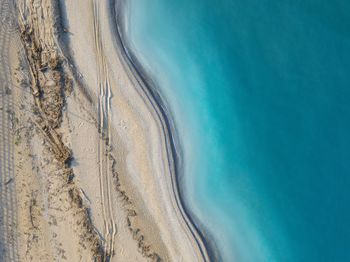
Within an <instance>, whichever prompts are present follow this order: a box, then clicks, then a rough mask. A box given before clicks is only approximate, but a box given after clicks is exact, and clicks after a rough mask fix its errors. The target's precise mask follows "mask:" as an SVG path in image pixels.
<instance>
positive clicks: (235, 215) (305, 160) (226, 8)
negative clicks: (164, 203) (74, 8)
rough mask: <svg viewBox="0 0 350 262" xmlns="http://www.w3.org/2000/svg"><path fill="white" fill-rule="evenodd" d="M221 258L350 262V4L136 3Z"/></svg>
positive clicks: (143, 49)
mask: <svg viewBox="0 0 350 262" xmlns="http://www.w3.org/2000/svg"><path fill="white" fill-rule="evenodd" d="M128 32H129V37H130V40H131V41H132V43H133V48H134V50H135V52H136V55H138V56H139V58H140V60H141V62H142V63H143V65H144V66H145V68H146V69H148V70H149V73H150V74H151V75H152V77H153V78H154V79H155V80H156V82H157V83H158V84H159V88H160V89H161V92H162V93H163V94H164V97H165V100H166V103H167V105H168V106H169V108H170V110H171V111H172V112H173V117H174V120H175V124H176V126H177V129H178V135H179V138H180V141H181V144H182V149H183V160H184V174H183V176H182V177H181V186H182V187H183V188H184V192H183V197H184V199H185V202H186V206H187V207H188V208H189V210H191V213H192V216H193V217H194V218H195V220H196V221H197V222H198V223H200V224H202V226H204V227H205V228H206V231H207V232H208V234H209V235H210V237H211V238H212V239H213V242H214V243H215V245H216V246H217V248H218V251H219V253H220V255H221V260H222V261H238V262H240V261H243V262H250V261H254V262H255V261H287V262H288V261H293V262H295V261H350V252H349V245H350V244H349V243H350V208H349V203H350V102H349V101H350V2H349V1H345V0H334V1H330V0H329V1H325V0H306V1H295V0H294V1H277V0H270V1H267V0H218V1H209V0H177V1H170V0H152V1H140V0H138V1H135V0H134V1H131V6H130V14H129V23H128Z"/></svg>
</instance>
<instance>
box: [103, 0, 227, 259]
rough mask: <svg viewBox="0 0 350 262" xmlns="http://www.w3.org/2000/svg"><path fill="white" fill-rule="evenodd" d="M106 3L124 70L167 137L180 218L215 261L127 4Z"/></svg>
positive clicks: (169, 117)
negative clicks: (131, 31)
mask: <svg viewBox="0 0 350 262" xmlns="http://www.w3.org/2000/svg"><path fill="white" fill-rule="evenodd" d="M109 4H110V10H111V11H110V12H111V16H110V19H112V22H114V23H112V24H114V25H115V28H114V31H115V32H114V34H113V35H115V39H116V41H117V43H116V44H117V48H116V49H117V50H118V51H119V53H120V55H121V56H122V58H123V62H124V63H126V65H125V67H126V70H127V71H128V72H129V73H131V74H132V77H133V78H134V79H135V80H136V81H137V86H138V87H139V88H140V89H141V91H142V92H143V95H145V96H146V98H147V99H148V100H149V102H150V104H151V105H152V107H153V109H154V111H155V112H157V117H158V120H159V122H160V123H161V126H162V129H163V133H164V135H165V139H166V141H165V143H166V148H167V158H168V160H169V161H168V164H169V168H170V170H171V186H172V190H173V193H174V197H175V201H176V204H177V207H178V209H179V211H180V213H181V216H182V219H183V221H184V222H185V224H186V226H187V228H188V230H189V231H190V233H191V235H192V237H193V238H194V239H195V241H196V243H197V245H198V247H199V250H200V253H201V255H202V258H203V259H204V261H218V259H219V257H220V256H219V254H218V251H217V248H216V246H215V245H214V243H213V242H212V241H210V239H209V237H208V233H207V232H206V229H205V228H204V226H202V225H200V223H199V221H195V219H197V218H193V217H192V216H194V215H193V214H192V213H191V211H190V210H189V209H188V207H187V206H186V204H185V200H184V199H183V196H182V194H183V192H182V190H181V187H180V182H179V176H180V175H181V174H183V168H182V163H183V161H182V153H181V144H180V142H179V141H180V139H179V137H178V133H177V131H176V126H175V124H174V121H173V117H172V115H171V112H169V109H168V108H167V107H166V105H165V102H164V101H165V99H164V98H163V96H162V94H161V90H159V89H157V84H156V82H155V81H154V80H153V79H152V78H151V77H150V76H149V75H147V73H146V72H145V70H144V68H143V66H142V64H141V63H140V62H139V60H138V59H137V56H136V55H135V54H134V52H133V50H132V48H130V44H129V42H128V40H127V36H126V33H125V19H126V16H127V14H126V11H125V10H126V8H127V6H126V5H127V4H125V2H124V1H123V0H109Z"/></svg>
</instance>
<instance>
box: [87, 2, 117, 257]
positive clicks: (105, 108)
mask: <svg viewBox="0 0 350 262" xmlns="http://www.w3.org/2000/svg"><path fill="white" fill-rule="evenodd" d="M92 5H93V11H94V12H93V16H94V25H93V28H94V36H95V48H96V53H97V62H98V63H97V66H98V74H97V86H98V90H99V99H98V121H99V129H100V133H101V136H102V138H101V139H100V142H99V150H98V154H99V181H100V194H101V204H102V212H103V220H104V227H105V228H104V241H105V245H104V252H105V261H109V260H110V258H111V256H113V253H114V241H115V235H116V233H117V228H116V223H115V221H114V210H113V204H112V199H111V191H112V182H111V175H112V174H111V173H110V166H111V163H110V160H109V158H108V150H109V149H110V148H109V147H110V138H111V135H110V99H111V89H110V83H109V76H108V68H107V64H106V59H105V54H104V52H103V44H102V39H101V36H100V23H99V21H100V20H99V14H100V13H99V12H100V10H99V0H93V1H92Z"/></svg>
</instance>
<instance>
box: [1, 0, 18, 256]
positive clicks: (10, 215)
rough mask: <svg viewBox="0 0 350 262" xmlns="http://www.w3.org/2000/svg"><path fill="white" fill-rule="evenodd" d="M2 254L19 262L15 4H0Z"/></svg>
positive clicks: (6, 2)
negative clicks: (13, 59) (11, 55)
mask: <svg viewBox="0 0 350 262" xmlns="http://www.w3.org/2000/svg"><path fill="white" fill-rule="evenodd" d="M0 18H1V21H0V22H1V24H0V100H1V104H0V232H1V234H0V254H1V261H18V253H17V238H16V233H17V230H16V229H17V228H16V222H17V200H16V190H15V180H14V178H15V177H14V156H13V151H14V148H13V147H14V143H13V142H14V141H13V135H12V130H13V122H12V121H13V120H14V113H13V103H12V95H11V88H12V83H11V70H10V66H9V64H10V59H9V48H10V45H11V44H12V43H11V37H12V33H13V32H14V31H15V30H16V28H15V23H14V16H13V3H12V2H11V1H9V0H2V1H0Z"/></svg>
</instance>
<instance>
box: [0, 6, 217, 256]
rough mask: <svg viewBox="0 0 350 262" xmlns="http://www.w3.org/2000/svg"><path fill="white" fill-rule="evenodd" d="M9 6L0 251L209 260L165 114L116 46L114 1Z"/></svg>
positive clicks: (118, 29) (119, 24)
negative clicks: (186, 201)
mask: <svg viewBox="0 0 350 262" xmlns="http://www.w3.org/2000/svg"><path fill="white" fill-rule="evenodd" d="M2 1H3V2H4V1H5V0H2ZM8 2H10V1H8ZM11 8H12V9H11V10H12V13H13V18H14V19H15V21H18V23H14V24H13V29H12V30H7V29H6V30H7V31H4V30H3V32H4V33H2V35H1V36H2V37H3V35H4V36H5V35H6V36H7V37H8V38H9V39H10V40H11V41H12V42H11V43H13V44H9V43H7V44H6V43H5V44H6V45H7V49H8V50H9V52H8V55H7V56H6V58H7V59H6V61H5V59H2V60H1V61H0V62H1V64H2V66H3V65H4V64H6V65H7V67H8V68H9V69H10V70H8V71H7V73H6V77H7V79H9V80H8V82H9V83H8V89H9V90H10V91H8V92H7V93H8V94H7V96H6V99H7V98H8V99H12V100H11V101H13V102H11V103H13V106H12V107H11V108H10V107H9V106H8V108H7V109H5V110H2V112H4V111H6V110H7V112H10V113H7V114H9V115H10V116H9V117H10V118H8V116H7V115H4V116H2V119H5V118H6V119H10V121H9V122H6V123H7V124H6V126H7V127H8V129H9V130H10V131H9V132H7V133H10V138H6V139H7V140H6V141H7V143H8V149H6V150H7V151H6V152H9V154H12V156H13V157H12V158H11V159H13V163H12V164H11V165H13V166H14V167H13V169H14V171H13V172H12V173H8V170H10V169H11V167H10V166H8V167H6V170H5V168H3V169H2V171H1V172H2V173H1V177H2V180H1V194H2V196H5V197H6V199H9V200H8V201H12V202H13V204H7V205H6V206H4V204H3V202H1V204H2V207H1V214H0V215H1V217H5V215H4V214H7V213H8V212H9V210H11V212H13V213H11V217H9V216H7V217H8V218H7V220H6V221H5V222H6V223H4V228H7V231H6V232H8V234H7V235H6V237H5V238H4V237H3V238H1V242H0V244H1V245H0V247H1V249H3V250H4V254H5V261H63V260H66V261H209V260H210V259H209V256H208V253H207V250H206V247H205V243H204V242H203V238H202V237H201V235H200V233H199V231H198V230H197V229H196V228H195V226H194V224H193V223H192V221H191V219H190V218H189V217H188V215H187V214H186V211H185V210H184V208H183V205H182V201H183V200H182V199H181V197H180V195H179V188H178V183H177V178H176V175H177V172H178V170H177V169H178V165H177V159H178V158H179V156H178V155H177V153H176V152H177V150H176V143H175V142H174V139H173V135H174V130H175V129H174V127H173V124H172V121H171V118H170V117H169V114H168V113H167V110H166V107H165V106H164V104H163V102H162V99H161V96H160V95H159V94H158V93H157V91H156V89H155V88H154V87H152V86H151V85H150V83H151V82H150V81H149V79H147V76H146V75H145V74H144V73H142V72H143V70H142V68H141V67H140V65H139V64H138V63H137V60H136V59H135V57H133V55H132V53H130V52H128V47H127V45H126V43H127V41H126V40H125V39H124V38H125V31H124V27H125V24H124V20H125V17H124V16H125V13H124V12H125V10H127V7H126V6H125V3H124V2H123V1H99V0H88V1H87V0H76V1H63V0H62V1H53V0H35V1H26V0H18V1H16V4H15V5H13V6H12V7H11ZM16 24H18V26H16ZM10 40H8V41H10ZM5 44H2V45H3V46H2V48H3V49H5V48H6V47H5ZM4 77H5V76H4ZM4 90H5V89H4ZM6 90H7V89H6ZM4 98H5V96H3V97H2V99H4ZM6 101H10V100H6ZM6 105H7V104H6ZM11 105H12V104H11ZM4 121H5V120H3V123H5V122H4ZM3 125H4V124H3ZM2 132H3V133H5V132H4V131H2ZM3 133H2V134H3ZM3 141H5V138H4V139H3ZM11 141H13V142H11ZM12 144H13V146H11V145H12ZM1 157H2V159H4V156H3V154H2V155H1ZM6 159H8V158H6ZM4 161H5V160H4ZM5 174H7V176H6V177H5ZM8 174H9V175H8ZM10 199H11V200H10ZM12 202H11V203H12ZM7 203H9V202H7ZM8 224H11V226H10V227H8V226H7V225H8ZM10 238H11V239H12V242H13V243H12V242H11V244H5V243H6V242H8V243H9V241H8V240H9V239H10ZM6 239H7V241H6Z"/></svg>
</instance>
